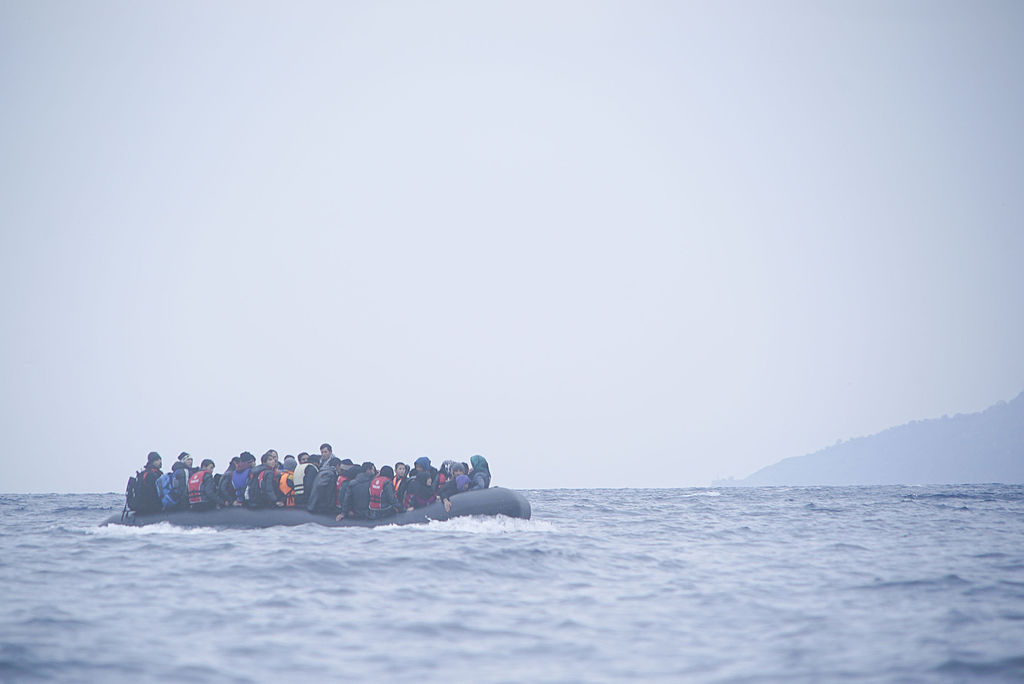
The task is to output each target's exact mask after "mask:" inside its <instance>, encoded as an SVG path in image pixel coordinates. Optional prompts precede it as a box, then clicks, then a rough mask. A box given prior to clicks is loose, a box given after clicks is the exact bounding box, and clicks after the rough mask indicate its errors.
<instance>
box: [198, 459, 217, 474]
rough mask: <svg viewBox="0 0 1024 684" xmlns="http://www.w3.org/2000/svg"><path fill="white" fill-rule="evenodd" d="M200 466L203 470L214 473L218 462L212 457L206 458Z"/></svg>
mask: <svg viewBox="0 0 1024 684" xmlns="http://www.w3.org/2000/svg"><path fill="white" fill-rule="evenodd" d="M199 467H200V468H202V469H203V470H205V471H207V472H210V473H212V472H213V469H214V468H216V467H217V464H216V463H214V462H213V460H212V459H209V458H204V459H203V462H202V463H200V464H199Z"/></svg>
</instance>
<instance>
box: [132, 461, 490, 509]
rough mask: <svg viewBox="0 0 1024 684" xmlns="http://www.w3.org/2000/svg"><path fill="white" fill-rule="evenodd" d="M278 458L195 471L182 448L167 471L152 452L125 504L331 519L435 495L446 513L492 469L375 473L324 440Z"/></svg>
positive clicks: (401, 467)
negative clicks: (311, 449)
mask: <svg viewBox="0 0 1024 684" xmlns="http://www.w3.org/2000/svg"><path fill="white" fill-rule="evenodd" d="M278 459H279V457H278V453H277V451H275V450H273V449H270V450H269V451H267V452H266V453H265V454H263V456H262V457H260V463H259V465H257V464H256V457H255V456H253V455H252V454H251V453H249V452H248V451H243V452H242V453H241V454H239V455H238V456H236V457H234V458H232V459H231V462H230V463H229V464H228V467H227V469H226V470H225V471H224V472H223V473H215V472H214V470H215V469H216V467H217V466H216V464H215V463H214V462H213V461H212V460H210V459H208V458H206V459H203V461H202V462H201V463H200V464H199V467H198V468H195V467H193V460H192V456H191V455H190V454H188V453H187V452H182V453H181V454H180V455H179V456H178V459H177V461H176V462H175V463H174V465H173V466H172V467H171V469H170V470H169V471H167V472H166V473H165V472H163V459H162V458H161V457H160V454H158V453H157V452H155V451H152V452H150V453H149V456H148V458H147V459H146V465H145V467H143V468H142V469H141V470H139V472H138V473H136V474H135V476H134V477H132V478H130V479H129V480H128V490H127V505H128V508H131V509H132V510H134V511H137V512H139V513H157V512H160V511H183V510H194V511H208V510H213V509H217V508H225V507H228V506H245V507H249V508H273V507H278V508H289V507H296V506H302V507H305V508H306V509H307V510H308V511H310V512H312V513H322V514H327V515H334V516H335V517H336V518H337V520H342V519H344V518H346V517H349V518H384V517H387V516H391V515H395V514H396V513H401V512H403V511H406V510H410V509H413V508H422V507H423V506H427V505H429V504H431V503H434V502H435V501H438V500H440V501H441V502H442V503H443V504H444V507H445V510H449V511H450V510H451V500H450V499H451V497H452V496H454V495H456V494H459V493H461V492H466V491H469V490H471V489H486V488H488V487H490V485H491V471H490V466H489V465H488V463H487V460H486V459H485V458H484V457H483V456H479V455H477V456H473V457H472V458H471V459H470V460H469V461H470V462H469V463H461V462H458V461H452V460H448V461H444V462H443V463H442V464H441V467H440V468H435V467H434V466H432V465H431V463H430V459H429V458H427V457H426V456H423V457H420V458H417V459H416V460H415V461H414V462H413V466H412V468H411V469H410V468H409V467H408V466H407V465H406V464H405V463H402V462H398V463H396V464H395V465H394V467H392V466H389V465H386V466H383V467H381V468H380V470H378V469H377V467H376V466H375V465H374V464H373V463H371V462H369V461H367V462H365V463H362V464H358V465H357V464H355V463H353V462H352V461H351V459H347V458H345V459H340V458H338V457H337V456H335V455H334V452H333V450H332V449H331V445H330V444H321V445H320V453H319V454H316V453H313V454H310V453H306V452H303V453H301V454H299V455H298V456H291V455H288V456H285V457H284V460H283V461H279V460H278Z"/></svg>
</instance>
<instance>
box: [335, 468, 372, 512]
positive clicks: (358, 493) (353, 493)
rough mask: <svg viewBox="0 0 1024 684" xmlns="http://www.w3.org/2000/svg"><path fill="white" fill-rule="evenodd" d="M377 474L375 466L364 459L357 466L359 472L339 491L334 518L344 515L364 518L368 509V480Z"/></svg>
mask: <svg viewBox="0 0 1024 684" xmlns="http://www.w3.org/2000/svg"><path fill="white" fill-rule="evenodd" d="M376 476H377V466H375V465H374V464H373V463H371V462H370V461H366V462H364V463H363V465H361V466H360V467H359V472H358V473H357V474H356V476H355V477H354V478H352V479H351V480H350V481H348V482H345V483H343V484H344V485H345V487H344V489H343V490H339V491H341V500H340V502H339V504H340V505H339V508H340V509H341V512H340V513H338V516H337V518H335V519H336V520H341V519H342V518H344V517H346V516H347V517H350V518H360V519H362V518H366V517H368V515H369V510H370V482H371V481H372V480H373V478H374V477H376Z"/></svg>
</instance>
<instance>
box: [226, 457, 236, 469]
mask: <svg viewBox="0 0 1024 684" xmlns="http://www.w3.org/2000/svg"><path fill="white" fill-rule="evenodd" d="M238 461H239V459H238V457H237V456H234V457H233V458H232V459H231V460H230V461H228V468H237V467H238Z"/></svg>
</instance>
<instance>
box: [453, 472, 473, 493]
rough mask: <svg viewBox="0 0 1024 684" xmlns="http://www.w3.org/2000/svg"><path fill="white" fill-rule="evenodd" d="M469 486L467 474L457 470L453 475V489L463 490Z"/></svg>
mask: <svg viewBox="0 0 1024 684" xmlns="http://www.w3.org/2000/svg"><path fill="white" fill-rule="evenodd" d="M469 487H470V482H469V475H467V474H466V473H464V472H459V473H457V474H456V475H455V489H457V490H458V491H460V492H463V491H465V490H467V489H469Z"/></svg>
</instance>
